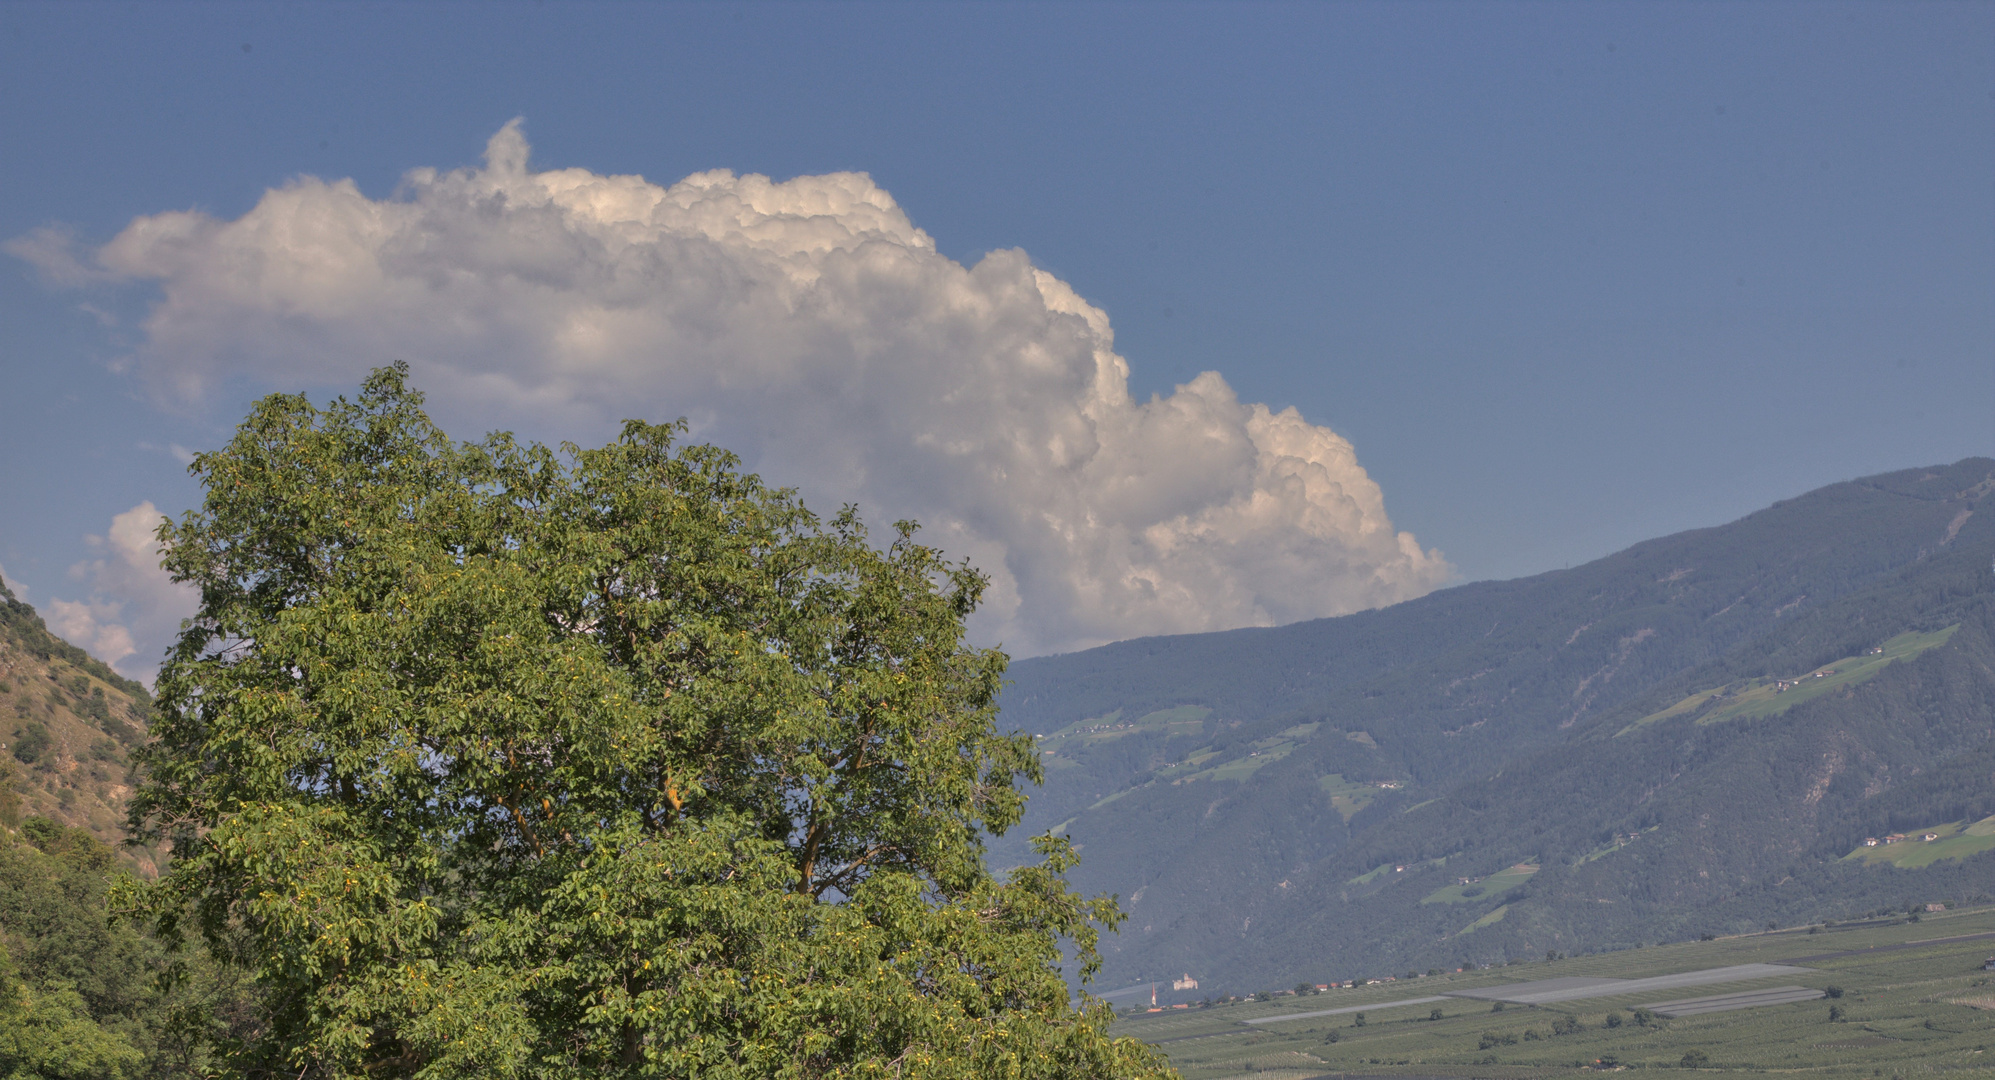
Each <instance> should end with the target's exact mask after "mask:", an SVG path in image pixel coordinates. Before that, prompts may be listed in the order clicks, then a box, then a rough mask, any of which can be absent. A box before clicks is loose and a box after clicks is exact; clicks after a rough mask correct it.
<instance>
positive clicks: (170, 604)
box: [42, 502, 197, 682]
mask: <svg viewBox="0 0 1995 1080" xmlns="http://www.w3.org/2000/svg"><path fill="white" fill-rule="evenodd" d="M161 517H162V515H161V514H160V512H159V510H158V509H157V508H156V507H154V506H153V505H152V503H150V502H142V503H140V504H138V505H137V506H134V507H132V508H131V509H130V510H127V511H125V512H124V513H122V514H119V515H117V516H116V517H113V518H112V519H111V528H110V530H109V531H108V532H107V533H106V534H105V535H103V536H88V537H85V538H84V543H85V544H86V545H87V546H88V547H89V549H90V550H91V552H92V554H93V557H92V558H89V559H85V560H83V561H82V562H79V563H77V564H76V565H74V566H72V567H70V568H69V576H70V578H71V579H72V580H75V581H77V582H79V583H81V584H83V585H84V586H85V587H86V588H87V589H88V590H89V593H88V595H87V596H86V597H85V598H83V599H81V600H61V599H56V600H50V601H49V602H48V604H47V605H46V608H45V609H44V610H43V612H42V616H43V618H44V619H45V620H46V621H47V623H48V627H49V629H50V630H52V631H54V632H55V634H56V635H57V636H58V637H61V638H62V639H64V640H65V641H68V642H69V643H70V644H72V645H75V646H77V647H78V648H81V649H82V650H84V651H85V652H88V653H89V654H90V655H92V656H95V657H96V658H97V659H99V660H102V661H104V662H105V663H107V664H109V665H111V666H112V667H114V668H116V669H118V671H119V672H120V673H122V674H124V675H126V676H127V677H129V678H135V679H140V680H142V681H145V682H150V681H151V680H152V675H153V672H154V670H155V669H157V668H158V666H159V661H160V659H161V657H162V656H163V655H164V653H165V651H166V647H167V646H168V645H169V644H171V643H172V641H173V636H174V634H175V632H176V631H178V630H179V628H180V620H182V619H184V618H187V617H188V616H190V615H192V614H194V611H195V608H196V606H197V597H196V595H195V592H194V590H193V589H192V588H189V587H188V586H185V585H176V584H174V583H173V581H172V580H171V579H170V578H169V577H168V576H167V573H166V571H165V570H162V569H161V568H160V565H159V547H158V544H157V542H156V541H155V539H154V532H155V530H157V529H158V528H159V522H160V518H161Z"/></svg>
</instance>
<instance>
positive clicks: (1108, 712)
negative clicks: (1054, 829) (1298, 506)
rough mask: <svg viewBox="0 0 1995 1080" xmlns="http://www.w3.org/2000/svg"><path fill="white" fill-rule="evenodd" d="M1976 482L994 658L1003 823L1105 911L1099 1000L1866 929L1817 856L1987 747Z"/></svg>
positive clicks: (1916, 801)
mask: <svg viewBox="0 0 1995 1080" xmlns="http://www.w3.org/2000/svg"><path fill="white" fill-rule="evenodd" d="M1991 492H1995V462H1991V461H1989V460H1987V459H1970V460H1968V461H1963V462H1960V463H1958V464H1956V465H1952V466H1946V467H1940V468H1934V469H1923V470H1911V471H1908V472H1903V473H1895V474H1891V475H1887V476H1881V477H1874V478H1870V479H1866V480H1860V481H1854V482H1851V483H1846V484H1838V485H1834V486H1831V487H1828V488H1824V489H1821V490H1819V491H1816V492H1812V493H1810V494H1808V495H1804V496H1801V497H1799V498H1796V499H1791V500H1787V501H1785V502H1782V503H1779V504H1776V505H1775V506H1773V507H1770V508H1768V509H1766V510H1763V511H1760V512H1759V513H1756V514H1753V515H1750V516H1748V517H1746V518H1744V519H1742V520H1740V521H1737V522H1734V523H1732V524H1730V525H1725V526H1721V527H1718V528H1713V529H1702V530H1696V531H1693V532H1688V533H1682V534H1678V535H1676V536H1671V537H1665V538H1662V539H1659V540H1654V541H1649V542H1647V543H1644V544H1640V545H1636V546H1635V547H1633V548H1630V549H1628V550H1627V551H1624V552H1621V553H1618V554H1616V555H1613V556H1609V557H1608V558H1605V559H1601V560H1598V561H1597V562H1594V563H1591V564H1588V565H1586V566H1582V567H1577V568H1574V569H1572V570H1568V571H1559V572H1556V573H1551V574H1544V575H1539V576H1538V577H1534V578H1528V579H1523V580H1520V581H1511V582H1497V583H1478V584H1474V585H1468V586H1463V587H1461V588H1458V589H1450V590H1446V591H1444V592H1440V593H1436V594H1433V595H1431V596H1428V597H1425V598H1423V599H1421V600H1416V601H1411V602H1409V603H1406V604H1401V605H1398V606H1395V607H1393V608H1388V609H1383V610H1380V611H1374V612H1367V613H1364V614H1362V615H1355V616H1348V617H1345V618H1340V619H1328V620H1320V621H1317V622H1314V623H1305V624H1299V625H1297V626H1290V627H1282V628H1278V629H1272V630H1252V631H1234V632H1230V633H1226V634H1206V635H1188V636H1185V637H1179V638H1164V639H1148V640H1144V641H1135V642H1126V643H1122V644H1119V645H1114V646H1108V647H1105V648H1103V649H1097V650H1092V651H1090V652H1087V653H1080V654H1075V655H1072V656H1062V657H1048V658H1041V659H1036V660H1028V661H1023V662H1020V663H1019V664H1017V665H1016V666H1015V668H1014V678H1015V682H1014V684H1013V686H1012V687H1011V688H1010V689H1009V690H1008V691H1007V694H1006V697H1005V700H1004V705H1005V716H1006V717H1007V719H1010V720H1012V721H1013V722H1015V723H1020V724H1021V725H1022V726H1024V727H1025V728H1026V729H1027V730H1030V731H1033V732H1035V733H1036V734H1039V735H1042V736H1047V738H1045V739H1044V744H1045V748H1046V749H1047V750H1048V751H1050V753H1048V754H1047V755H1046V756H1045V757H1044V758H1043V760H1044V761H1045V763H1046V765H1047V772H1048V782H1047V784H1046V787H1045V788H1044V789H1043V790H1042V791H1041V792H1040V793H1039V794H1038V795H1036V796H1035V798H1034V800H1033V802H1032V804H1031V805H1030V806H1029V807H1028V819H1027V822H1026V830H1025V831H1030V830H1035V829H1040V828H1046V827H1050V826H1053V825H1055V824H1058V825H1060V826H1061V827H1062V828H1063V829H1064V830H1065V831H1068V832H1069V833H1071V835H1073V837H1074V838H1075V840H1076V841H1077V842H1078V843H1080V845H1081V847H1082V855H1083V862H1082V865H1081V867H1080V869H1079V871H1078V872H1077V875H1076V880H1077V882H1078V883H1079V884H1081V885H1082V886H1083V887H1086V888H1090V889H1094V890H1100V891H1109V892H1115V893H1118V894H1120V895H1121V896H1122V897H1123V899H1124V902H1125V906H1126V907H1127V908H1128V910H1129V911H1130V913H1131V916H1132V918H1131V921H1130V924H1129V926H1128V927H1127V928H1125V931H1124V933H1123V934H1122V935H1121V936H1120V937H1119V938H1118V939H1117V940H1115V941H1114V942H1112V943H1111V944H1110V946H1109V948H1110V954H1109V962H1108V967H1107V979H1108V980H1109V981H1110V983H1111V984H1112V983H1113V982H1115V981H1116V980H1134V979H1137V978H1154V977H1158V976H1160V975H1162V974H1163V973H1165V972H1167V971H1168V972H1170V973H1173V974H1175V973H1176V972H1178V971H1180V970H1193V971H1195V972H1202V974H1201V981H1202V982H1204V983H1205V984H1206V985H1207V986H1208V987H1210V986H1213V985H1223V984H1227V983H1239V984H1244V983H1245V982H1254V981H1260V982H1265V983H1266V984H1267V985H1290V984H1292V983H1293V982H1294V981H1296V979H1301V978H1308V979H1311V980H1312V981H1317V980H1320V979H1322V978H1326V977H1330V976H1332V975H1335V974H1338V973H1339V972H1341V973H1343V974H1345V975H1350V974H1356V973H1362V971H1359V970H1353V969H1374V970H1380V971H1383V970H1389V969H1391V968H1393V967H1401V966H1415V967H1421V968H1424V967H1427V966H1430V965H1433V964H1440V963H1445V962H1450V961H1459V960H1462V959H1471V958H1475V957H1483V958H1489V957H1502V956H1516V955H1524V954H1527V953H1534V952H1536V953H1541V952H1543V951H1544V950H1546V949H1551V948H1557V949H1560V950H1562V951H1572V950H1576V949H1589V948H1603V947H1612V946H1614V945H1617V944H1624V943H1627V942H1631V941H1636V940H1656V939H1657V938H1660V937H1667V936H1670V935H1672V934H1674V935H1682V934H1685V933H1689V932H1690V931H1691V929H1692V928H1693V927H1696V928H1702V927H1705V926H1715V925H1717V924H1721V923H1722V924H1724V925H1728V926H1730V925H1736V926H1743V925H1746V924H1749V923H1751V922H1753V921H1755V920H1758V919H1761V918H1770V917H1774V916H1775V915H1776V914H1778V913H1779V912H1784V911H1790V910H1799V908H1800V907H1805V906H1807V905H1808V904H1816V903H1828V904H1830V905H1831V906H1833V905H1834V904H1842V905H1844V906H1846V907H1847V906H1852V905H1854V906H1858V907H1862V906H1874V905H1875V904H1876V903H1882V902H1883V901H1882V900H1881V899H1879V898H1878V897H1879V896H1881V895H1882V894H1881V893H1879V892H1878V890H1879V889H1880V888H1882V886H1878V885H1877V882H1879V881H1882V880H1885V879H1887V878H1889V877H1890V874H1891V873H1892V872H1890V871H1877V872H1874V873H1871V874H1870V876H1868V877H1865V876H1862V875H1852V874H1851V873H1849V871H1850V870H1851V869H1852V868H1851V867H1850V866H1847V865H1845V864H1840V863H1837V862H1836V858H1837V857H1839V856H1840V855H1842V854H1843V853H1844V852H1846V851H1847V847H1843V848H1841V849H1837V845H1839V844H1844V843H1845V842H1846V841H1848V842H1852V843H1853V842H1854V841H1850V840H1849V837H1850V834H1851V833H1852V832H1853V831H1854V832H1858V833H1861V830H1864V829H1875V828H1883V827H1885V826H1884V825H1883V824H1880V823H1881V822H1884V821H1887V820H1889V821H1899V820H1900V819H1901V818H1903V820H1907V821H1909V820H1911V819H1912V818H1919V817H1920V816H1921V815H1926V816H1927V817H1931V815H1933V814H1937V813H1940V812H1941V809H1942V807H1943V806H1951V805H1953V804H1951V803H1948V801H1947V800H1948V799H1949V798H1951V797H1952V796H1951V795H1949V794H1948V793H1949V792H1954V791H1956V789H1955V788H1951V787H1947V786H1946V783H1943V782H1942V781H1941V780H1940V779H1938V778H1940V777H1942V776H1943V775H1945V774H1947V770H1948V769H1949V768H1967V765H1966V764H1964V763H1966V762H1968V761H1969V760H1970V759H1974V756H1975V755H1977V754H1982V753H1985V752H1986V748H1987V745H1988V740H1989V738H1990V732H1989V725H1988V723H1987V718H1988V716H1989V711H1988V703H1989V702H1991V701H1995V686H1991V685H1990V684H1989V683H1988V682H1987V681H1986V680H1984V679H1980V677H1979V676H1977V675H1975V672H1976V671H1978V670H1981V668H1983V667H1985V666H1986V663H1985V661H1986V660H1987V659H1988V657H1987V653H1988V649H1989V644H1988V642H1989V640H1990V638H1991V631H1990V624H1989V618H1988V611H1987V608H1986V603H1987V597H1988V594H1989V592H1990V590H1991V588H1995V579H1991V576H1990V572H1989V564H1990V558H1989V556H1990V555H1991V554H1995V501H1990V499H1989V496H1990V494H1991ZM1936 620H1944V622H1943V623H1941V622H1936ZM1949 626H1958V629H1956V630H1953V631H1952V632H1951V635H1950V636H1948V637H1946V638H1945V641H1944V644H1931V643H1930V639H1924V638H1922V639H1919V641H1921V642H1927V643H1928V644H1927V645H1926V646H1925V647H1923V648H1922V649H1920V650H1914V652H1916V655H1912V654H1909V653H1908V654H1906V655H1905V656H1904V657H1903V658H1899V656H1898V654H1897V653H1896V652H1894V654H1893V656H1892V657H1891V659H1892V660H1893V661H1894V662H1892V663H1888V664H1887V663H1881V662H1877V661H1872V662H1871V663H1870V667H1869V668H1867V669H1866V670H1867V671H1868V674H1865V675H1864V676H1863V678H1862V680H1861V681H1860V682H1851V681H1850V679H1851V678H1852V677H1853V676H1851V675H1849V674H1848V673H1844V674H1843V675H1839V676H1837V678H1838V679H1839V680H1840V681H1839V682H1837V684H1836V687H1837V689H1836V690H1835V692H1834V693H1832V694H1828V695H1826V696H1824V695H1821V694H1818V693H1817V688H1816V687H1813V686H1811V687H1810V688H1808V691H1807V692H1806V693H1803V692H1800V691H1796V692H1795V696H1794V697H1793V698H1791V699H1786V700H1788V701H1801V699H1802V698H1804V697H1809V696H1811V695H1814V697H1815V700H1811V701H1804V702H1802V704H1799V705H1792V706H1791V707H1790V706H1788V705H1785V704H1783V705H1781V708H1780V711H1778V712H1777V713H1775V714H1773V715H1761V714H1763V713H1764V712H1765V709H1766V706H1764V705H1763V704H1762V705H1753V706H1752V709H1757V710H1759V712H1757V713H1755V714H1754V716H1755V717H1756V718H1751V719H1739V720H1731V721H1720V722H1717V723H1701V722H1700V721H1703V720H1705V719H1706V718H1707V717H1708V716H1709V715H1710V714H1711V713H1712V712H1713V710H1714V709H1723V708H1734V710H1735V711H1738V710H1739V709H1743V708H1744V706H1741V705H1739V702H1740V701H1742V700H1744V699H1743V698H1741V696H1740V695H1743V694H1746V693H1747V692H1748V691H1751V692H1752V693H1755V694H1760V695H1761V696H1762V697H1766V696H1767V695H1770V694H1771V693H1772V692H1773V691H1771V690H1770V689H1766V688H1761V687H1760V683H1759V682H1758V681H1756V680H1766V687H1769V688H1770V687H1772V686H1773V685H1774V684H1775V683H1779V682H1782V681H1784V680H1789V679H1792V678H1796V677H1799V676H1802V675H1807V674H1811V673H1812V672H1813V671H1815V670H1817V669H1819V668H1821V667H1822V666H1823V665H1825V664H1831V663H1834V662H1837V661H1838V660H1840V659H1842V658H1860V657H1862V656H1865V655H1867V654H1869V652H1870V650H1872V649H1874V648H1877V647H1880V646H1881V645H1883V644H1884V643H1885V642H1887V641H1888V640H1892V639H1894V638H1896V637H1897V636H1898V635H1902V634H1906V633H1908V632H1923V633H1931V632H1936V631H1942V630H1945V629H1946V628H1947V627H1949ZM1905 640H1907V641H1910V640H1912V639H1909V638H1908V639H1905ZM1895 648H1896V646H1894V649H1895ZM1977 665H1981V667H1977ZM1908 680H1910V681H1909V682H1908ZM1719 691H1726V692H1727V693H1725V694H1720V693H1718V692H1719ZM1782 692H1785V691H1782ZM1699 695H1703V696H1702V697H1701V698H1700V699H1699V701H1698V702H1694V703H1692V704H1691V705H1689V706H1686V707H1684V708H1683V709H1682V710H1680V711H1678V712H1676V713H1673V714H1670V715H1666V716H1660V717H1657V716H1656V714H1658V713H1669V711H1670V710H1671V709H1672V707H1674V706H1678V705H1681V704H1682V703H1683V702H1684V701H1685V699H1687V698H1692V697H1697V696H1699ZM1754 700H1759V699H1754ZM1768 700H1772V699H1771V698H1768ZM1748 704H1750V702H1748ZM1746 711H1752V710H1746ZM1742 715H1743V714H1742ZM1651 717H1655V719H1649V718H1651ZM1644 720H1649V722H1647V723H1641V721H1644ZM1631 725H1632V726H1633V728H1634V730H1632V731H1628V730H1627V729H1629V728H1630V727H1631ZM1624 731H1626V734H1621V733H1623V732H1624ZM1617 734H1620V735H1621V737H1619V738H1616V737H1615V736H1616V735H1617ZM1827 761H1834V762H1837V763H1838V764H1835V765H1834V766H1833V767H1829V766H1825V765H1823V762H1827ZM1969 771H1970V772H1971V769H1970V770H1969ZM1979 775H1980V776H1981V777H1982V778H1983V780H1984V781H1985V779H1986V778H1987V776H1988V775H1989V774H1988V773H1987V772H1985V771H1984V772H1982V773H1980V774H1979ZM1856 777H1861V779H1860V780H1859V779H1854V778H1856ZM1818 788H1819V789H1820V790H1817V789H1818ZM1954 801H1955V802H1956V803H1957V802H1958V801H1959V800H1957V799H1956V800H1954ZM1892 808H1895V809H1892ZM1948 812H1951V811H1948ZM1960 812H1962V813H1965V812H1967V811H1966V810H1961V811H1960ZM1982 813H1984V814H1985V813H1995V807H1991V808H1990V809H1988V810H1985V811H1982ZM1699 814H1702V815H1704V817H1703V819H1702V820H1704V821H1705V822H1706V824H1705V825H1702V826H1698V825H1697V824H1696V822H1697V821H1698V820H1699V818H1698V815H1699ZM1893 814H1897V815H1899V816H1898V817H1893V816H1892V815H1893ZM1741 815H1745V816H1743V817H1742V816H1741ZM1932 820H1935V821H1937V820H1942V819H1940V818H1933V819H1932ZM1946 820H1950V819H1946ZM1712 822H1716V823H1719V824H1718V825H1713V824H1710V823H1712ZM1721 825H1722V828H1720V826H1721ZM1899 827H1904V826H1902V825H1901V826H1899ZM1713 829H1719V830H1720V831H1718V832H1715V833H1714V832H1713V831H1712V830H1713ZM1630 837H1633V839H1629V838H1630ZM1861 838H1862V836H1861V835H1858V836H1857V837H1856V839H1858V840H1860V839H1861ZM1015 843H1016V840H1015V839H1012V838H1007V841H1005V842H1002V843H1001V844H1000V845H998V846H997V847H995V848H994V850H993V857H994V859H995V860H996V861H999V862H1003V861H1007V860H1008V859H1011V858H1015V857H1016V852H1015V851H1014V845H1015ZM1662 852H1673V853H1674V854H1672V855H1670V856H1669V857H1667V858H1665V857H1663V856H1662V855H1661V854H1657V853H1662ZM1443 859H1445V862H1436V861H1435V860H1443ZM1520 863H1525V864H1528V865H1535V866H1538V867H1540V868H1541V869H1540V870H1539V871H1538V872H1537V873H1535V874H1532V875H1530V876H1529V877H1528V879H1525V880H1527V882H1528V883H1527V884H1524V885H1523V886H1521V887H1520V888H1518V889H1516V890H1515V891H1512V892H1510V893H1509V894H1508V895H1507V896H1505V895H1501V894H1499V893H1492V892H1489V891H1488V890H1487V888H1486V887H1483V888H1478V886H1479V885H1480V884H1481V883H1478V882H1472V883H1470V884H1469V885H1467V886H1464V885H1462V884H1461V883H1460V879H1461V878H1464V877H1467V878H1484V877H1488V876H1489V875H1492V874H1494V873H1496V872H1497V871H1499V870H1501V869H1502V868H1504V867H1507V866H1512V865H1517V864H1520ZM1400 865H1408V866H1409V869H1408V870H1404V871H1399V870H1395V869H1394V867H1397V866H1400ZM1381 866H1384V867H1385V868H1386V869H1385V873H1384V875H1383V876H1372V877H1370V878H1367V877H1366V875H1367V874H1369V873H1373V872H1375V871H1377V870H1378V868H1379V867H1381ZM1520 873H1521V872H1520ZM1954 873H1955V869H1954V868H1951V867H1950V866H1949V865H1942V866H1940V867H1938V868H1936V869H1934V870H1928V871H1921V872H1920V874H1921V875H1922V876H1921V877H1919V878H1918V879H1917V881H1916V885H1917V887H1918V888H1920V889H1931V888H1939V887H1942V886H1943V884H1944V882H1945V881H1946V880H1950V879H1949V878H1948V875H1949V874H1954ZM1686 875H1687V876H1688V877H1687V879H1685V878H1686ZM1821 875H1828V876H1826V877H1824V876H1821ZM1956 876H1958V875H1957V874H1956ZM1665 879H1666V880H1665ZM1781 879H1786V880H1787V882H1788V884H1787V885H1784V886H1776V885H1775V884H1774V883H1775V882H1777V881H1779V880H1781ZM1962 880H1963V884H1962V887H1963V888H1966V887H1967V884H1966V879H1962ZM1449 886H1452V887H1453V888H1454V890H1455V892H1454V893H1447V894H1445V895H1439V898H1436V899H1432V902H1430V903H1425V904H1422V903H1420V901H1421V900H1423V899H1430V898H1435V897H1436V896H1437V894H1441V893H1444V891H1445V888H1444V887H1449ZM1904 887H1909V886H1899V888H1901V889H1902V888H1904ZM1470 889H1476V890H1477V892H1476V893H1475V895H1473V896H1462V895H1459V894H1460V893H1462V892H1465V891H1468V890H1470ZM1769 890H1771V891H1769ZM1782 890H1784V891H1782ZM1884 891H1885V892H1889V891H1891V890H1890V889H1884ZM1873 894H1876V895H1873ZM1898 899H1901V898H1898V897H1894V898H1893V900H1892V902H1896V901H1897V900H1898ZM1797 905H1798V906H1797ZM1478 921H1480V926H1479V928H1478V929H1476V930H1474V931H1467V932H1465V931H1466V928H1467V927H1468V925H1470V924H1471V923H1475V922H1478ZM1257 927H1258V929H1257ZM1291 976H1293V978H1291ZM1215 980H1216V981H1215ZM1235 988H1251V987H1244V985H1236V987H1235Z"/></svg>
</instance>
